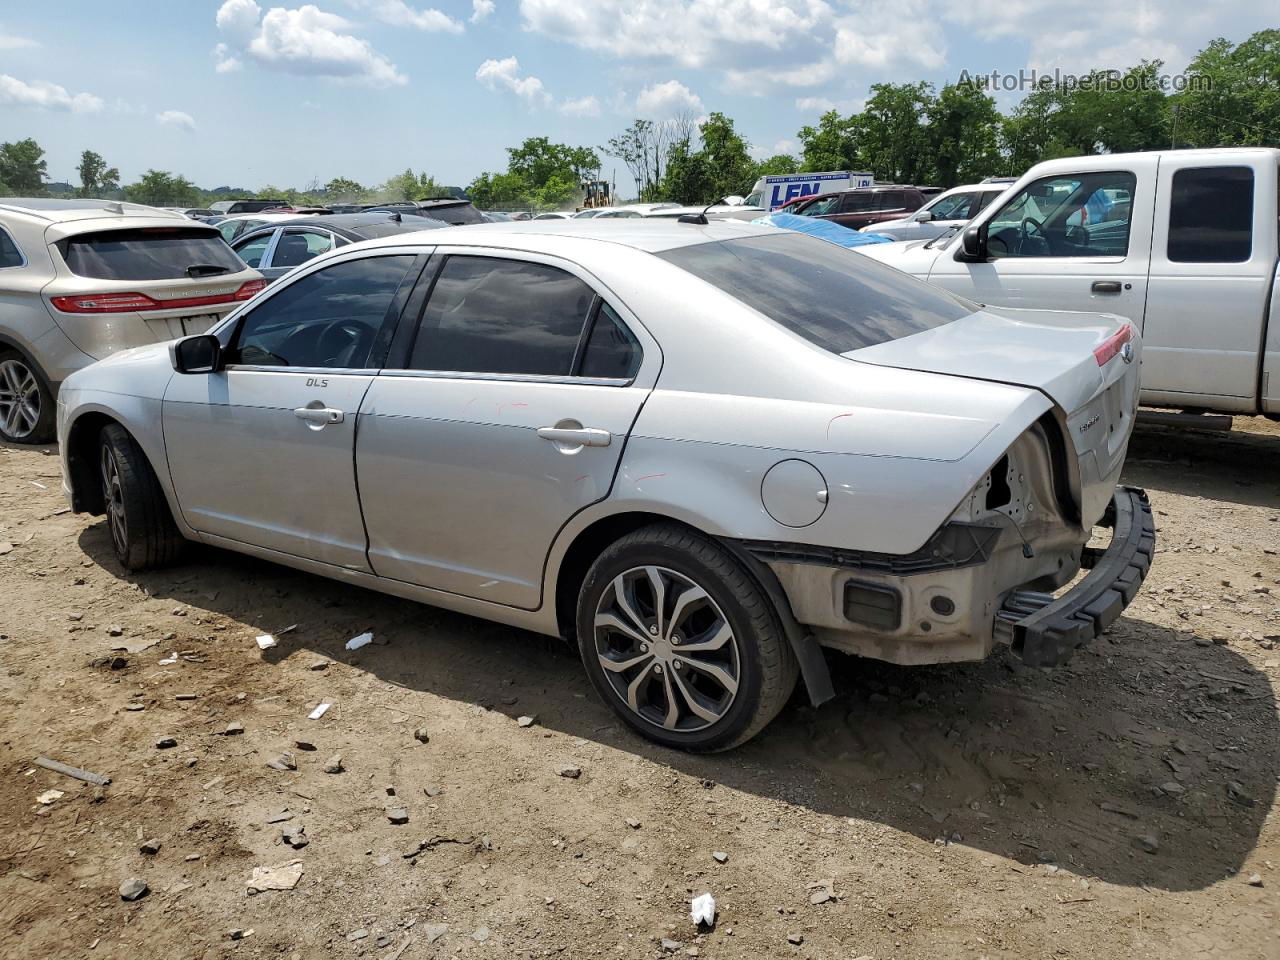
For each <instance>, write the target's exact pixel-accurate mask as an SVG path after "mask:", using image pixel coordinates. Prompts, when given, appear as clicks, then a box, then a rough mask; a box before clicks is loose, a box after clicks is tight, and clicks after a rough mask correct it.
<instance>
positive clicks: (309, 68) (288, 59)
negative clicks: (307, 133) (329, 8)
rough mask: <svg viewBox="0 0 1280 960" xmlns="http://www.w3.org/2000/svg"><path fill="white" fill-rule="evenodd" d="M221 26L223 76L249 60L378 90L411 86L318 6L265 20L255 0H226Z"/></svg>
mask: <svg viewBox="0 0 1280 960" xmlns="http://www.w3.org/2000/svg"><path fill="white" fill-rule="evenodd" d="M216 20H217V24H218V29H219V30H220V31H221V32H222V34H223V36H224V37H226V40H227V42H226V43H225V44H220V45H219V48H218V49H215V51H214V53H215V56H216V57H217V61H218V66H217V67H216V68H215V69H217V70H219V72H222V73H225V72H227V71H229V70H234V69H236V68H237V66H238V65H239V64H238V61H240V60H241V59H245V60H250V61H253V62H254V63H257V64H258V65H260V66H264V67H268V68H270V69H275V70H280V71H283V72H285V73H295V74H302V75H304V76H320V77H332V78H335V79H338V80H347V81H352V82H359V83H367V84H370V85H372V86H377V87H390V86H399V85H402V84H404V83H407V82H408V81H407V80H406V78H405V77H404V75H403V74H401V73H400V72H399V71H398V70H397V69H396V66H395V64H393V63H392V62H391V61H390V60H388V59H387V58H386V57H385V56H383V55H382V54H380V53H378V52H377V51H376V50H374V49H373V47H371V46H370V45H369V43H368V42H367V41H365V40H361V39H360V38H359V37H356V36H354V35H352V34H351V33H350V32H349V31H350V28H351V24H350V23H349V22H348V21H347V20H344V19H343V18H342V17H339V16H337V15H336V14H332V13H326V12H325V11H323V10H321V9H319V8H318V7H316V6H315V5H313V4H309V3H308V4H304V5H303V6H301V7H298V8H297V9H288V8H286V7H272V8H271V9H270V10H268V11H267V12H266V13H265V14H263V13H261V10H260V9H259V7H258V5H257V4H256V3H254V2H253V0H226V2H225V3H224V4H223V5H222V6H221V7H219V8H218V13H217V18H216Z"/></svg>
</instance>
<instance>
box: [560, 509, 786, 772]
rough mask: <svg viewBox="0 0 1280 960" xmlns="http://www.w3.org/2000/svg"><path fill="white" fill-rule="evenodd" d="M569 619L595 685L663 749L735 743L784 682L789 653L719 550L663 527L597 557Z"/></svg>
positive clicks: (776, 700)
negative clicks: (573, 615)
mask: <svg viewBox="0 0 1280 960" xmlns="http://www.w3.org/2000/svg"><path fill="white" fill-rule="evenodd" d="M577 625H578V647H579V652H580V654H581V656H582V661H583V665H584V666H585V667H586V669H587V674H588V676H590V678H591V682H592V684H593V685H594V686H595V688H596V690H597V692H598V693H599V694H600V696H601V697H603V698H604V700H605V702H606V703H608V704H609V705H610V706H611V707H612V708H613V709H614V710H615V711H616V712H617V713H618V715H619V716H621V717H622V719H623V720H625V721H626V722H627V723H628V724H629V725H630V726H631V727H632V728H634V729H635V730H637V731H639V732H640V733H642V734H643V735H644V736H646V737H648V738H649V739H651V740H656V741H657V742H658V743H661V744H664V745H665V746H670V747H678V748H681V749H684V750H691V751H699V752H709V751H715V750H727V749H729V748H731V747H736V746H738V745H739V744H741V743H744V742H746V741H747V740H749V739H751V738H752V737H753V736H755V735H756V734H757V733H759V732H760V731H761V730H762V729H763V728H764V727H765V726H766V725H767V724H768V723H769V721H770V720H772V719H773V718H774V717H775V716H777V714H778V711H780V710H781V709H782V707H783V705H784V704H785V703H786V701H787V698H788V697H789V696H790V695H791V691H792V690H793V689H794V687H795V683H796V677H797V673H798V667H797V664H796V660H795V656H794V654H793V653H792V651H791V647H790V645H789V644H788V642H787V639H786V637H785V635H784V634H783V631H782V627H781V624H780V623H779V622H778V617H777V614H776V612H775V611H774V609H773V606H772V604H771V603H770V601H769V598H768V597H767V596H766V594H765V593H764V591H762V590H761V589H760V588H759V587H758V586H757V585H756V583H755V582H754V580H752V578H751V577H750V576H749V575H748V574H747V572H746V571H745V570H744V569H743V568H742V566H741V565H740V564H739V563H738V562H737V561H736V560H735V559H734V558H733V556H732V555H731V554H729V553H728V552H727V551H726V550H724V549H723V548H722V547H720V546H718V545H717V544H716V543H714V542H713V541H711V540H709V539H707V538H706V537H703V536H701V535H699V534H698V533H696V532H694V531H692V530H689V529H687V528H684V527H680V526H676V525H675V524H669V525H668V524H658V525H654V526H650V527H645V528H642V529H640V530H637V531H635V532H634V533H631V534H629V535H627V536H625V537H623V538H622V539H620V540H618V541H617V542H616V543H614V544H613V545H612V546H610V547H609V548H608V549H606V550H605V551H604V553H602V554H601V555H600V557H599V558H598V559H597V560H596V562H595V563H594V564H593V565H592V567H591V569H590V570H589V571H588V573H587V576H586V579H585V580H584V582H583V585H582V590H581V592H580V594H579V598H578V615H577Z"/></svg>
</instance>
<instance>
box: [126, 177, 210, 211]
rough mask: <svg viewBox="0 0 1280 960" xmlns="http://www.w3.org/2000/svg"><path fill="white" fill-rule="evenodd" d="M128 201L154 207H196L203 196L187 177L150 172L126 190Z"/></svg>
mask: <svg viewBox="0 0 1280 960" xmlns="http://www.w3.org/2000/svg"><path fill="white" fill-rule="evenodd" d="M124 196H125V199H126V200H130V201H132V202H134V203H145V204H149V205H150V206H153V207H194V206H195V205H196V204H197V203H199V202H200V199H201V194H200V191H199V190H197V189H196V187H195V185H194V184H192V183H191V181H190V180H188V179H187V178H186V177H183V176H177V175H175V174H172V173H169V172H168V171H167V170H148V171H147V172H146V173H144V174H143V175H142V177H141V178H140V179H139V180H138V182H137V183H131V184H129V185H128V186H127V187H125V188H124Z"/></svg>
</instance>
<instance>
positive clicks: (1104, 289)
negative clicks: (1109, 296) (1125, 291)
mask: <svg viewBox="0 0 1280 960" xmlns="http://www.w3.org/2000/svg"><path fill="white" fill-rule="evenodd" d="M1090 289H1091V290H1092V291H1093V292H1094V293H1119V292H1120V281H1119V280H1095V281H1093V286H1092V287H1090Z"/></svg>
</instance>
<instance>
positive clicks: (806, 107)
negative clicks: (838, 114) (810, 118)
mask: <svg viewBox="0 0 1280 960" xmlns="http://www.w3.org/2000/svg"><path fill="white" fill-rule="evenodd" d="M835 108H836V102H835V101H834V100H828V99H827V98H826V97H796V109H797V110H799V111H800V112H802V113H826V112H827V111H829V110H834V109H835Z"/></svg>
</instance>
